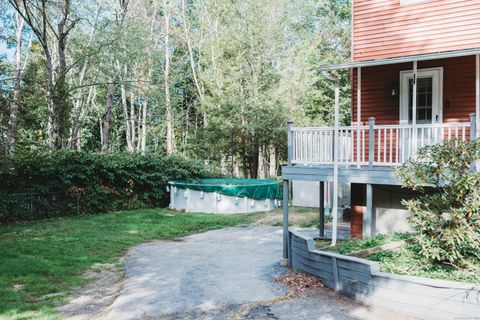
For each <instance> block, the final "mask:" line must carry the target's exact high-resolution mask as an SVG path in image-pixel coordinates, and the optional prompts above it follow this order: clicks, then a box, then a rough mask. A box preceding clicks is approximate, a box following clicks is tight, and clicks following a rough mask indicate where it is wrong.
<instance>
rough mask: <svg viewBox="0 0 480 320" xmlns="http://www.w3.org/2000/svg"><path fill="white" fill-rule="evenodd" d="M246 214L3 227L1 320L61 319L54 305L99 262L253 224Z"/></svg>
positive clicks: (119, 217)
mask: <svg viewBox="0 0 480 320" xmlns="http://www.w3.org/2000/svg"><path fill="white" fill-rule="evenodd" d="M252 219H253V217H252V216H251V215H248V216H245V215H243V216H240V215H229V216H224V215H209V214H187V213H178V212H174V211H170V210H167V209H155V210H137V211H124V212H115V213H108V214H102V215H94V216H93V215H92V216H84V217H74V218H63V219H55V220H44V221H39V222H30V223H23V224H16V225H9V226H3V227H0V319H32V318H34V319H56V318H58V317H59V316H58V315H57V314H56V313H55V311H54V309H53V306H54V305H55V303H58V302H59V300H61V299H64V298H63V297H64V296H59V295H57V296H53V297H50V298H45V295H49V294H54V293H68V292H70V290H71V289H72V287H73V286H75V285H81V284H84V281H85V280H83V279H82V277H81V275H82V274H83V273H84V272H85V271H86V270H87V269H88V268H90V267H91V266H92V265H93V264H94V263H112V262H116V261H117V258H118V257H119V256H121V255H122V254H123V253H124V252H125V251H126V250H127V249H128V248H129V247H131V246H133V245H135V244H138V243H141V242H144V241H147V240H150V239H169V238H175V237H178V236H184V235H188V234H192V233H198V232H203V231H207V230H212V229H218V228H222V227H227V226H234V225H239V224H248V223H250V222H252Z"/></svg>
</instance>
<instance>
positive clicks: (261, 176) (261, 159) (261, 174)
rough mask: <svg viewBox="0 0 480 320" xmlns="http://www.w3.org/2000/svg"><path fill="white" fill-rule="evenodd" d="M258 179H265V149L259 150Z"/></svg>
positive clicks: (260, 148)
mask: <svg viewBox="0 0 480 320" xmlns="http://www.w3.org/2000/svg"><path fill="white" fill-rule="evenodd" d="M257 177H258V178H259V179H265V177H266V174H265V151H264V148H263V147H259V148H258V170H257Z"/></svg>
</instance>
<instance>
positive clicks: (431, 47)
mask: <svg viewBox="0 0 480 320" xmlns="http://www.w3.org/2000/svg"><path fill="white" fill-rule="evenodd" d="M352 2H353V4H352V12H353V13H352V14H353V16H352V18H353V19H352V20H353V24H352V39H353V40H352V61H351V62H350V63H346V64H341V65H331V66H325V67H324V68H323V70H324V71H325V72H332V71H334V70H339V69H350V70H351V75H352V97H353V98H352V100H353V101H352V124H351V125H350V126H346V127H340V126H338V125H336V126H334V127H323V128H299V127H295V126H294V125H293V124H291V123H290V124H289V134H288V139H289V142H288V145H289V149H288V150H289V152H288V165H287V166H285V167H283V171H282V175H283V179H284V181H285V182H284V192H285V193H284V194H286V195H288V186H289V184H288V181H292V180H304V181H317V182H319V185H320V187H321V186H322V185H323V184H324V182H331V181H333V182H334V183H336V184H338V182H343V183H348V184H350V185H351V206H352V215H351V231H352V236H359V237H361V236H363V237H370V236H373V235H374V234H376V233H387V232H393V231H403V230H408V228H409V225H408V223H407V222H406V217H407V215H408V211H406V210H405V208H404V207H403V206H402V205H401V203H400V202H401V200H402V199H404V198H407V197H408V196H409V195H408V192H407V191H406V190H404V189H402V188H400V186H399V183H398V181H397V180H396V179H395V176H394V171H395V167H396V166H398V165H400V164H401V163H402V162H404V161H405V160H406V159H408V158H410V157H415V154H416V151H417V150H418V148H420V147H422V146H424V145H427V144H434V143H439V142H441V141H442V140H445V139H453V138H458V139H473V138H475V137H476V136H477V130H476V129H475V128H478V127H479V117H476V116H475V115H478V114H479V113H480V80H479V79H480V74H479V72H480V60H479V55H480V1H478V0H352ZM339 98H340V99H341V97H339ZM337 111H338V104H337ZM413 115H414V116H413ZM479 131H480V130H479ZM334 202H335V198H334ZM335 207H336V206H335V203H334V213H335V211H336V210H335ZM284 213H285V215H286V216H287V217H288V207H286V208H285V209H284Z"/></svg>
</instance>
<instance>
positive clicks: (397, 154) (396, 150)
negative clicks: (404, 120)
mask: <svg viewBox="0 0 480 320" xmlns="http://www.w3.org/2000/svg"><path fill="white" fill-rule="evenodd" d="M399 131H400V129H399V128H397V129H395V163H398V162H399V161H398V158H399V156H400V155H399V152H400V149H399V148H398V140H399V137H398V135H399Z"/></svg>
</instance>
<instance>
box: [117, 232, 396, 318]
mask: <svg viewBox="0 0 480 320" xmlns="http://www.w3.org/2000/svg"><path fill="white" fill-rule="evenodd" d="M281 254H282V231H281V228H278V227H268V226H250V227H243V228H228V229H222V230H215V231H210V232H206V233H203V234H198V235H193V236H189V237H186V238H183V239H181V240H179V241H153V242H149V243H145V244H142V245H139V246H137V247H134V248H132V249H131V250H130V251H129V253H128V255H127V257H126V260H125V271H126V279H125V283H124V286H123V289H122V291H121V293H120V296H119V297H118V298H117V299H116V300H115V302H114V303H113V305H112V307H111V311H110V313H109V315H108V319H111V320H120V319H302V320H305V319H389V318H391V319H400V318H399V317H398V315H397V316H393V315H390V314H389V313H388V312H384V311H374V310H370V309H368V308H366V307H364V306H362V305H360V304H357V303H355V302H353V301H351V300H348V299H345V298H343V297H340V296H338V295H336V294H334V293H333V292H331V291H330V290H327V289H322V290H320V291H321V292H318V293H316V294H314V295H313V296H308V297H303V296H302V297H293V298H292V297H287V296H286V294H287V289H286V288H285V287H284V286H282V285H280V284H278V283H277V282H275V281H274V279H275V277H277V276H279V275H281V274H285V273H286V272H287V270H286V269H285V268H281V267H280V266H279V259H280V257H281Z"/></svg>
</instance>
